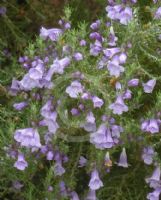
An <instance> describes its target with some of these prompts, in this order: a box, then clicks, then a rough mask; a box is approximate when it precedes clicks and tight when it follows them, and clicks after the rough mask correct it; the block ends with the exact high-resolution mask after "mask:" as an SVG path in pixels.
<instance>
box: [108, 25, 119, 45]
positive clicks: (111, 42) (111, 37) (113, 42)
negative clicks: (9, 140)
mask: <svg viewBox="0 0 161 200" xmlns="http://www.w3.org/2000/svg"><path fill="white" fill-rule="evenodd" d="M117 40H118V38H117V37H116V36H115V32H114V30H113V27H112V26H111V27H110V34H109V42H108V45H109V46H112V47H113V46H116V42H117Z"/></svg>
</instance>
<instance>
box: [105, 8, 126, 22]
mask: <svg viewBox="0 0 161 200" xmlns="http://www.w3.org/2000/svg"><path fill="white" fill-rule="evenodd" d="M121 10H123V7H122V5H115V6H107V7H106V11H107V16H108V17H109V18H110V19H113V20H119V18H120V13H121Z"/></svg>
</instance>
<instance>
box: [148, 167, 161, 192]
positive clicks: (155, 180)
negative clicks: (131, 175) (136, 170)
mask: <svg viewBox="0 0 161 200" xmlns="http://www.w3.org/2000/svg"><path fill="white" fill-rule="evenodd" d="M160 175H161V171H160V167H156V168H155V170H154V172H153V174H152V176H151V177H149V178H146V179H145V181H146V183H148V184H149V186H150V187H151V188H154V189H155V188H158V187H161V180H160Z"/></svg>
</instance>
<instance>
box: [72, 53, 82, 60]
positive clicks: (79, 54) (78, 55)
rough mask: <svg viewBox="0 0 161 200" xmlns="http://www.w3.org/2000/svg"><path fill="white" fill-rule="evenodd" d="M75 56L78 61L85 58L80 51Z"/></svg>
mask: <svg viewBox="0 0 161 200" xmlns="http://www.w3.org/2000/svg"><path fill="white" fill-rule="evenodd" d="M73 57H74V60H76V61H80V60H83V55H82V54H81V53H79V52H76V53H75V54H74V56H73Z"/></svg>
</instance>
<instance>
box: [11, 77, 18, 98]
mask: <svg viewBox="0 0 161 200" xmlns="http://www.w3.org/2000/svg"><path fill="white" fill-rule="evenodd" d="M19 90H20V85H19V81H18V80H16V79H14V78H13V80H12V85H11V88H10V93H11V95H14V96H15V95H16V94H17V92H18V91H19Z"/></svg>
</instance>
